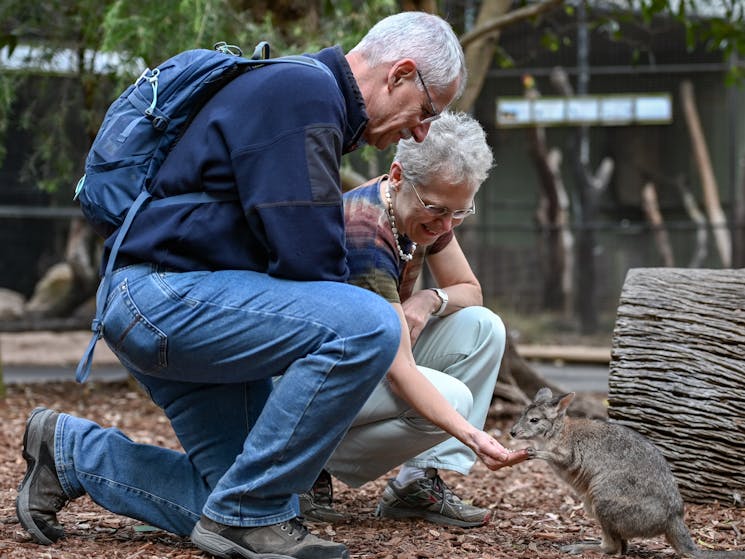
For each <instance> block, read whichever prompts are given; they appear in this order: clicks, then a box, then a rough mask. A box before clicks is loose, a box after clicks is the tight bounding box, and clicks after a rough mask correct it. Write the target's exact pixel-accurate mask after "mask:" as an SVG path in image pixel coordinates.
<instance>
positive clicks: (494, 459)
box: [473, 431, 528, 470]
mask: <svg viewBox="0 0 745 559" xmlns="http://www.w3.org/2000/svg"><path fill="white" fill-rule="evenodd" d="M474 442H475V444H476V447H475V448H473V450H474V452H476V455H477V456H478V457H479V459H480V460H481V461H482V462H483V463H484V464H485V465H486V467H487V468H489V469H490V470H498V469H500V468H504V467H507V466H514V465H515V464H519V463H520V462H523V461H525V460H527V459H528V451H527V449H521V450H516V451H510V450H507V449H506V448H504V447H503V446H502V445H501V444H499V441H497V440H496V439H495V438H494V437H492V436H491V435H489V434H488V433H486V432H484V431H480V432H479V433H478V434H477V435H476V437H475V440H474Z"/></svg>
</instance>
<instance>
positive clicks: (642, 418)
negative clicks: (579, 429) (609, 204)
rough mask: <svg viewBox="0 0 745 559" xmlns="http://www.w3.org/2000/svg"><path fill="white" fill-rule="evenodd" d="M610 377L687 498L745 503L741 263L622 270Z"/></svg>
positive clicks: (615, 393) (619, 416)
mask: <svg viewBox="0 0 745 559" xmlns="http://www.w3.org/2000/svg"><path fill="white" fill-rule="evenodd" d="M608 384H609V390H608V402H609V409H608V416H609V417H610V418H611V419H612V420H614V421H617V422H620V423H622V424H624V425H627V426H628V427H631V428H632V429H634V430H636V431H638V432H639V433H641V434H642V435H644V436H646V437H647V438H649V439H650V440H651V441H652V442H653V443H654V444H656V445H657V446H658V447H659V448H660V450H661V451H662V453H663V454H664V455H665V457H666V458H667V460H668V462H669V463H670V466H671V468H672V470H673V473H674V474H675V477H676V478H677V480H678V484H679V486H680V491H681V493H682V494H683V497H684V498H685V499H686V500H689V501H694V502H702V503H704V502H713V501H719V502H721V503H726V504H730V505H731V504H735V505H738V506H745V466H744V465H743V457H744V456H745V270H743V269H740V270H707V269H698V270H693V269H683V268H638V269H632V270H629V272H628V274H627V276H626V281H625V282H624V286H623V289H622V292H621V299H620V303H619V307H618V315H617V319H616V326H615V329H614V332H613V347H612V351H611V363H610V378H609V383H608Z"/></svg>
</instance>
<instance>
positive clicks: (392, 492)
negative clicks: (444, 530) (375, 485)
mask: <svg viewBox="0 0 745 559" xmlns="http://www.w3.org/2000/svg"><path fill="white" fill-rule="evenodd" d="M375 516H381V517H386V518H423V519H425V520H429V521H430V522H434V523H436V524H449V525H452V526H461V527H463V528H472V527H475V526H483V525H484V524H486V523H487V522H489V520H490V519H491V510H489V509H482V508H479V507H474V506H473V505H467V504H466V503H464V502H463V501H461V500H460V499H459V498H458V496H457V495H455V494H454V493H453V492H452V491H451V490H450V488H449V487H448V486H447V485H445V482H444V481H442V479H441V478H440V476H439V475H437V470H436V469H434V468H427V471H426V474H425V477H423V478H419V479H415V480H414V481H412V482H411V483H409V484H407V485H404V486H400V485H398V484H397V483H396V482H395V481H394V480H391V481H389V482H388V486H387V487H386V488H385V490H384V491H383V496H382V497H381V499H380V503H378V507H377V509H376V510H375Z"/></svg>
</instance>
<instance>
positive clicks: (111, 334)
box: [103, 279, 168, 374]
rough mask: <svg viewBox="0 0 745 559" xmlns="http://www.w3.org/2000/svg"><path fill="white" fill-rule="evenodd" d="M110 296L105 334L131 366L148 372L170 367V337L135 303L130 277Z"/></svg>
mask: <svg viewBox="0 0 745 559" xmlns="http://www.w3.org/2000/svg"><path fill="white" fill-rule="evenodd" d="M114 289H115V292H114V293H112V294H111V295H110V296H109V300H108V302H107V304H106V310H105V312H104V315H103V337H104V340H106V343H107V344H108V346H109V347H110V348H111V350H112V351H113V352H114V353H115V354H116V355H117V357H119V359H121V360H122V362H123V363H124V364H125V365H127V366H128V367H131V368H134V369H135V370H136V371H140V372H142V373H146V374H153V373H157V372H158V371H160V370H161V369H164V368H165V367H167V366H168V361H167V349H168V337H167V336H166V334H165V333H164V332H163V331H161V330H160V329H159V328H157V327H156V326H155V325H154V324H153V323H152V322H150V321H149V320H148V319H147V318H146V317H145V316H144V315H143V314H142V312H140V309H139V308H138V307H137V305H136V304H135V302H134V300H133V299H132V296H131V294H130V292H129V285H128V283H127V280H126V279H125V280H124V281H122V282H121V283H120V284H119V285H118V286H116V287H115V288H114Z"/></svg>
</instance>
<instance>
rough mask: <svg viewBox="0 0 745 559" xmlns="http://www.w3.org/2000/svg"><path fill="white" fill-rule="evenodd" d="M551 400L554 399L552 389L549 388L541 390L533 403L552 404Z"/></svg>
mask: <svg viewBox="0 0 745 559" xmlns="http://www.w3.org/2000/svg"><path fill="white" fill-rule="evenodd" d="M551 398H553V394H552V393H551V389H550V388H547V387H545V386H544V387H543V388H541V389H540V390H539V391H538V392H537V393H536V395H535V398H533V401H534V402H535V403H539V402H550V401H551Z"/></svg>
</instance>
